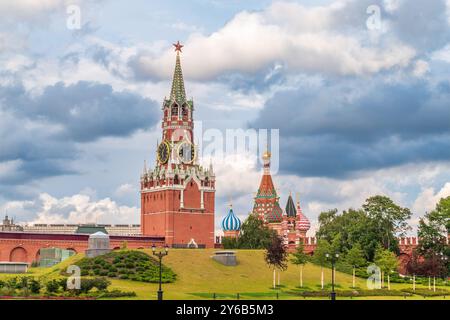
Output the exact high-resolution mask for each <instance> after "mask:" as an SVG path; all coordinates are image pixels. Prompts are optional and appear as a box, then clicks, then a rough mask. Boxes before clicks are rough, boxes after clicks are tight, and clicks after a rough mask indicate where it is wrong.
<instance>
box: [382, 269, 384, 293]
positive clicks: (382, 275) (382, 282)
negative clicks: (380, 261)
mask: <svg viewBox="0 0 450 320" xmlns="http://www.w3.org/2000/svg"><path fill="white" fill-rule="evenodd" d="M383 288H384V271H381V289H383Z"/></svg>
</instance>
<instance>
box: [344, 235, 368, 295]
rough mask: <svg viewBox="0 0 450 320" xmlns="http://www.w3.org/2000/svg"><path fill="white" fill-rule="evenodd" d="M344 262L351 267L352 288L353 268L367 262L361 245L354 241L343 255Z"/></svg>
mask: <svg viewBox="0 0 450 320" xmlns="http://www.w3.org/2000/svg"><path fill="white" fill-rule="evenodd" d="M345 262H346V263H347V264H348V265H350V266H352V269H353V279H352V280H353V281H352V283H353V288H354V287H355V269H356V268H359V267H362V266H365V265H366V264H367V261H366V258H365V256H364V251H363V250H362V249H361V245H360V244H359V243H356V244H355V245H354V246H353V248H351V249H350V250H349V251H348V252H347V254H346V255H345Z"/></svg>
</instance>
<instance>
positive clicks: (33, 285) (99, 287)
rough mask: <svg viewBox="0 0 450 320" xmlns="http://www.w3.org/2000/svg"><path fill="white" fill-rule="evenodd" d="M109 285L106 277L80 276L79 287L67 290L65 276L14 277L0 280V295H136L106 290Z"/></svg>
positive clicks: (98, 296)
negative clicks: (45, 279)
mask: <svg viewBox="0 0 450 320" xmlns="http://www.w3.org/2000/svg"><path fill="white" fill-rule="evenodd" d="M110 285H111V281H109V280H108V279H106V278H100V277H97V278H81V279H80V288H79V289H73V290H69V289H68V288H67V278H59V279H52V280H49V281H46V282H44V281H43V280H41V281H40V280H37V279H35V278H33V277H14V278H10V279H8V280H6V281H1V280H0V295H2V296H23V297H27V296H30V295H36V296H38V295H41V294H43V295H47V296H61V297H70V296H85V297H97V298H106V297H109V298H115V297H133V296H136V293H134V292H122V291H119V290H113V291H108V290H107V289H108V287H109V286H110ZM94 289H95V290H94Z"/></svg>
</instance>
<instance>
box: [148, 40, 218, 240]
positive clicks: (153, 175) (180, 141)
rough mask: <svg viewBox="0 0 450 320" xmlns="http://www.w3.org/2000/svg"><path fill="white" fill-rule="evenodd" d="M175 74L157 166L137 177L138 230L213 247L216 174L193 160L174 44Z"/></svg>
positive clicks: (189, 108)
mask: <svg viewBox="0 0 450 320" xmlns="http://www.w3.org/2000/svg"><path fill="white" fill-rule="evenodd" d="M174 46H175V51H176V62H175V72H174V75H173V80H172V89H171V92H170V96H169V98H165V99H164V102H163V104H162V113H163V119H162V139H161V142H160V143H158V145H157V150H156V163H155V166H154V168H153V169H147V166H146V164H145V163H144V171H143V173H142V175H141V229H142V230H141V231H142V234H143V235H152V236H164V237H165V239H166V243H167V244H168V245H170V246H173V247H186V246H194V247H195V246H198V247H207V248H211V247H213V246H214V201H215V175H214V171H213V167H212V165H211V164H210V165H209V167H208V168H203V167H202V166H200V165H199V162H198V150H197V146H196V145H195V143H194V122H193V115H194V102H193V100H188V99H187V98H186V90H185V88H184V79H183V72H182V69H181V59H180V53H181V52H182V48H183V46H182V45H181V44H180V43H179V42H178V43H176V44H174Z"/></svg>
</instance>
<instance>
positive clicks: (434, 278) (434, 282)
mask: <svg viewBox="0 0 450 320" xmlns="http://www.w3.org/2000/svg"><path fill="white" fill-rule="evenodd" d="M433 291H434V292H436V277H433Z"/></svg>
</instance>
